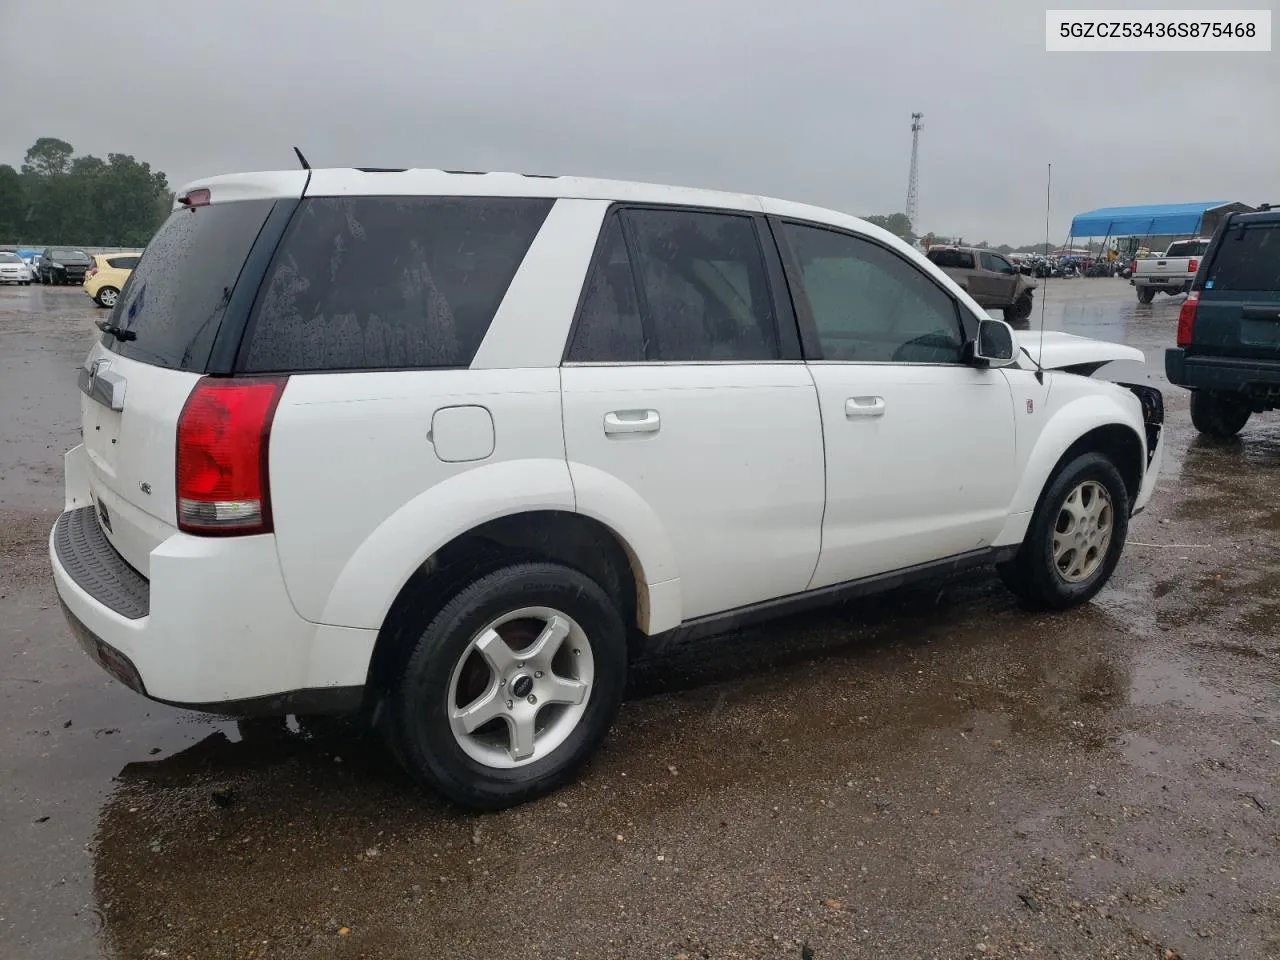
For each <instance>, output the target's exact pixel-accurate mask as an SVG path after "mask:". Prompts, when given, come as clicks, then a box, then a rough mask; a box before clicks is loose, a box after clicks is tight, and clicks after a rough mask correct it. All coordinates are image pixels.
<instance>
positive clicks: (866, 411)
mask: <svg viewBox="0 0 1280 960" xmlns="http://www.w3.org/2000/svg"><path fill="white" fill-rule="evenodd" d="M844 415H845V416H846V417H848V418H849V419H850V420H852V419H853V418H854V417H883V416H884V397H850V398H849V399H848V400H846V401H845V402H844Z"/></svg>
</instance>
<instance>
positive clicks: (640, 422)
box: [604, 410, 662, 436]
mask: <svg viewBox="0 0 1280 960" xmlns="http://www.w3.org/2000/svg"><path fill="white" fill-rule="evenodd" d="M661 426H662V418H661V417H659V416H658V411H657V410H614V411H613V412H612V413H606V414H605V415H604V432H605V433H606V434H609V435H610V436H615V435H618V434H625V433H657V432H658V430H659V428H661Z"/></svg>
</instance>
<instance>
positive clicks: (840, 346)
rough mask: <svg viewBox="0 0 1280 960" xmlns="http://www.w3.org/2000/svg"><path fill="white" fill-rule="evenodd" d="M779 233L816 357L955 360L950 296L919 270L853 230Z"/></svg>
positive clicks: (795, 228) (955, 324) (959, 345)
mask: <svg viewBox="0 0 1280 960" xmlns="http://www.w3.org/2000/svg"><path fill="white" fill-rule="evenodd" d="M781 236H782V238H783V239H784V240H785V242H786V244H787V246H788V248H789V249H790V252H791V256H792V264H793V267H794V269H798V271H799V275H798V276H793V277H792V279H791V283H792V291H793V292H796V290H797V288H799V291H800V292H802V293H803V295H804V298H805V300H806V301H807V302H808V305H809V311H810V313H811V314H812V317H813V322H814V325H815V326H816V327H817V333H818V339H819V342H820V343H821V347H822V358H823V359H824V360H844V361H851V362H861V363H960V362H962V352H963V347H964V340H963V338H962V336H961V331H960V323H959V315H958V313H957V310H956V305H955V302H954V301H953V300H952V299H951V298H950V297H949V296H947V294H946V293H944V292H943V291H942V290H941V289H940V288H939V287H938V286H937V285H936V284H934V283H933V281H932V280H930V279H929V277H927V276H926V275H925V274H924V272H923V271H921V270H920V269H919V268H918V267H916V266H914V265H913V264H911V263H908V262H907V261H906V260H904V259H902V258H901V257H899V256H897V255H896V254H894V253H891V252H890V251H888V250H886V249H884V248H883V247H881V246H879V245H878V244H875V243H872V242H871V241H869V240H864V239H862V238H860V237H854V236H850V235H848V234H844V233H838V232H836V231H833V230H826V229H822V228H820V227H810V226H804V225H801V224H793V223H786V224H783V225H782V228H781Z"/></svg>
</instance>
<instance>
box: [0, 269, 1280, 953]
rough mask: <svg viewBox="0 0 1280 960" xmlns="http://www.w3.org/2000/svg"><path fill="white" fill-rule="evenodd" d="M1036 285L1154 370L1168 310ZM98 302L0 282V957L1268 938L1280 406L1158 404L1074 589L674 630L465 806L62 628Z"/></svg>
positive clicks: (972, 948)
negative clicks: (595, 707)
mask: <svg viewBox="0 0 1280 960" xmlns="http://www.w3.org/2000/svg"><path fill="white" fill-rule="evenodd" d="M1044 299H1045V302H1046V311H1045V318H1046V320H1047V323H1048V326H1049V327H1050V328H1051V329H1053V328H1058V329H1066V330H1068V331H1071V332H1078V333H1084V334H1087V335H1090V336H1097V337H1102V338H1106V339H1112V340H1124V341H1125V342H1128V343H1131V344H1134V345H1136V346H1139V347H1141V348H1143V349H1144V350H1145V351H1146V353H1147V356H1148V361H1149V363H1150V365H1151V367H1150V369H1149V370H1148V375H1149V376H1150V377H1151V379H1152V380H1153V381H1154V382H1157V383H1163V362H1162V353H1161V351H1162V348H1163V346H1164V345H1165V344H1166V343H1168V342H1170V341H1171V340H1172V338H1173V332H1174V326H1175V318H1176V314H1177V309H1178V305H1179V304H1180V303H1181V300H1182V298H1180V297H1179V298H1175V299H1169V298H1167V297H1160V298H1158V299H1157V300H1156V302H1155V303H1154V304H1152V305H1151V306H1140V305H1138V304H1137V302H1136V298H1135V297H1134V295H1133V291H1132V288H1131V287H1129V286H1128V284H1126V283H1124V282H1123V281H1121V280H1075V281H1056V282H1051V283H1050V286H1049V289H1048V291H1047V295H1046V297H1045V298H1044ZM100 316H101V315H100V314H99V313H98V312H97V311H96V310H95V309H94V308H93V307H92V305H91V304H90V303H89V302H88V300H87V298H86V297H84V295H83V293H81V292H80V291H79V290H78V289H73V288H66V289H41V288H38V287H36V288H0V412H2V414H3V415H2V416H0V553H2V555H3V558H4V561H3V565H2V566H0V745H2V746H0V851H3V853H2V855H0V956H4V957H6V958H13V960H26V958H40V960H47V958H78V957H98V956H108V957H122V958H150V957H173V958H186V957H193V958H206V957H211V958H222V957H228V958H230V957H235V958H293V957H318V958H325V957H343V958H346V957H351V958H355V957H369V958H373V957H377V958H399V957H414V958H420V957H436V956H441V957H451V958H469V957H477V958H479V957H490V958H507V957H521V958H532V957H543V958H556V957H564V958H569V957H582V958H593V960H594V958H601V960H604V958H664V957H665V958H677V957H685V958H688V960H695V958H732V957H752V958H756V957H760V958H772V957H784V958H801V957H805V956H811V957H813V958H815V960H827V958H882V957H903V958H905V957H912V958H916V957H920V958H924V957H938V958H960V957H985V958H993V957H1141V958H1171V957H1182V958H1186V960H1191V958H1255V957H1257V958H1262V957H1276V956H1280V864H1278V863H1277V859H1276V845H1277V839H1278V833H1280V827H1278V824H1280V707H1278V706H1277V686H1276V682H1277V679H1278V674H1280V671H1278V669H1277V668H1278V665H1280V639H1278V638H1277V636H1276V630H1275V626H1276V623H1277V620H1278V618H1280V556H1278V555H1277V550H1276V547H1275V546H1274V541H1275V536H1276V532H1277V531H1278V530H1280V506H1278V505H1277V500H1276V497H1275V493H1274V491H1275V489H1276V487H1275V484H1276V479H1277V476H1278V475H1280V417H1274V418H1268V417H1259V418H1256V419H1255V420H1254V421H1253V422H1251V423H1250V425H1249V426H1248V427H1247V428H1246V429H1245V431H1244V434H1243V435H1242V437H1241V438H1240V439H1239V440H1238V441H1237V442H1232V443H1229V444H1225V445H1214V444H1209V443H1206V442H1204V441H1202V440H1200V439H1199V438H1197V437H1195V435H1194V434H1193V431H1192V430H1191V426H1190V422H1189V419H1188V414H1187V404H1186V397H1185V395H1184V393H1183V392H1182V391H1178V390H1170V391H1169V392H1168V393H1167V394H1166V401H1167V404H1168V410H1169V418H1170V425H1169V433H1168V437H1167V441H1166V442H1167V454H1166V461H1165V467H1164V472H1163V476H1162V479H1161V482H1160V487H1159V490H1158V492H1157V495H1156V498H1155V500H1154V502H1153V504H1152V506H1151V508H1150V509H1149V510H1148V512H1147V513H1146V514H1144V515H1142V516H1140V517H1139V518H1137V519H1136V520H1135V522H1134V523H1133V525H1132V527H1131V532H1130V536H1131V541H1130V544H1129V547H1128V548H1127V550H1126V553H1125V556H1124V559H1123V561H1122V562H1121V565H1120V567H1119V570H1118V571H1117V574H1116V576H1115V578H1114V581H1113V583H1112V584H1111V586H1109V587H1108V589H1106V590H1105V591H1104V592H1103V593H1102V594H1101V595H1100V597H1099V598H1098V599H1097V600H1096V601H1095V602H1094V603H1092V604H1090V605H1089V606H1087V607H1085V608H1083V609H1080V610H1076V611H1072V612H1069V613H1066V614H1062V615H1057V616H1041V615H1031V614H1027V613H1024V612H1022V611H1020V610H1019V609H1017V608H1016V607H1015V606H1014V604H1013V603H1012V602H1011V600H1010V598H1009V597H1008V595H1007V594H1005V593H1004V592H1003V590H1002V588H1000V587H999V585H998V584H997V583H995V582H994V581H993V579H992V578H990V577H987V576H970V577H967V578H964V579H960V580H955V581H949V582H944V583H938V584H932V585H929V586H927V587H923V588H919V589H916V590H913V591H910V592H907V593H902V594H897V595H893V596H890V597H887V598H882V599H881V600H879V601H874V602H868V603H861V604H858V605H854V606H850V607H849V608H847V609H845V610H841V611H834V612H830V613H825V614H821V615H815V616H808V617H804V618H801V619H792V620H787V621H783V622H780V623H777V624H775V625H772V626H770V627H768V628H765V629H759V630H755V631H752V632H749V633H739V634H735V635H733V636H730V637H726V638H723V639H718V640H714V641H710V642H702V643H700V644H698V645H697V646H696V647H691V648H684V649H679V650H675V651H673V652H672V653H671V654H670V655H669V656H667V657H666V658H664V659H663V660H662V661H660V662H653V663H646V664H643V665H641V666H640V667H639V668H638V669H637V670H636V672H635V675H634V677H633V681H632V687H633V691H632V695H631V697H630V698H629V700H628V702H627V704H626V705H625V706H624V708H623V711H622V714H621V718H620V720H619V723H618V725H617V728H616V731H615V733H614V734H613V735H612V736H611V738H610V739H609V741H608V742H607V744H606V746H605V749H604V750H603V751H602V753H601V754H600V755H599V757H598V759H597V760H596V761H595V762H594V763H593V764H592V765H591V767H590V768H589V770H588V773H587V775H586V777H585V778H584V779H583V780H582V781H581V782H580V783H579V784H577V785H576V786H574V787H571V788H569V789H567V790H565V791H563V792H561V793H559V794H558V795H556V796H553V797H550V798H548V799H546V800H543V801H540V802H538V803H534V804H531V805H528V806H526V807H523V808H521V809H518V810H513V811H508V812H506V813H501V814H497V815H490V816H484V817H478V816H473V815H469V814H464V813H460V812H458V811H456V810H454V809H452V808H450V807H448V806H446V805H445V804H444V803H443V802H441V801H439V800H438V799H437V798H435V797H433V796H430V795H427V794H424V793H422V792H420V791H418V790H416V789H414V788H413V787H411V786H410V785H409V784H407V783H406V781H405V779H404V778H403V777H402V776H401V775H400V774H399V773H398V772H396V770H395V769H394V768H393V767H392V766H391V764H390V762H389V761H388V760H387V758H386V757H385V755H384V754H383V752H382V750H381V749H380V747H379V746H378V745H377V744H376V743H374V742H371V741H369V740H367V739H365V738H362V737H360V736H358V735H357V733H356V732H355V731H353V730H351V729H349V728H347V727H344V726H343V725H342V724H340V723H336V722H329V723H324V724H308V725H304V726H299V725H298V723H297V722H296V721H290V722H289V723H288V724H281V725H275V724H269V723H267V724H264V723H255V724H244V725H240V726H237V725H235V724H231V723H226V722H221V721H214V720H210V719H207V718H203V717H200V716H197V715H194V714H189V713H184V712H181V711H177V710H172V709H169V708H166V707H162V706H159V705H156V704H152V703H149V702H147V701H144V700H142V699H140V698H138V697H136V696H135V695H133V694H132V693H130V692H129V691H127V690H126V689H124V688H123V687H122V686H120V685H119V684H116V683H114V682H113V681H111V680H109V679H108V678H107V677H106V676H105V675H104V674H102V673H101V672H100V671H99V670H98V668H97V667H95V666H93V665H92V664H91V663H90V662H89V660H88V659H87V658H86V657H84V656H83V655H82V654H81V653H80V652H79V650H78V649H77V648H76V647H75V645H74V644H73V642H72V640H71V637H70V635H69V633H68V630H67V628H66V626H65V624H64V622H63V620H62V617H61V614H60V612H59V610H58V608H57V605H56V599H55V596H54V593H53V589H52V586H51V584H50V580H49V577H48V574H47V565H46V559H45V556H44V551H45V541H46V537H47V531H48V529H49V527H50V525H51V524H52V522H53V518H54V517H55V515H56V512H57V510H58V509H59V508H60V504H61V496H62V491H61V459H60V458H61V454H62V452H63V451H64V450H65V449H66V448H67V447H69V446H71V445H72V444H73V443H75V442H76V430H77V417H78V412H77V404H78V400H77V394H76V391H75V387H74V368H75V367H76V365H77V364H78V363H80V362H81V360H82V359H83V357H84V354H85V351H86V350H87V348H88V345H89V342H90V340H91V334H92V333H93V332H94V331H93V329H92V325H91V324H92V320H94V319H96V318H98V317H100ZM1036 319H1037V322H1038V320H1039V314H1037V318H1036Z"/></svg>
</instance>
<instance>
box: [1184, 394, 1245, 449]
mask: <svg viewBox="0 0 1280 960" xmlns="http://www.w3.org/2000/svg"><path fill="white" fill-rule="evenodd" d="M1252 413H1253V410H1252V409H1250V407H1249V405H1248V404H1247V403H1245V402H1244V401H1243V400H1241V399H1239V398H1237V397H1232V396H1226V395H1224V394H1221V393H1210V392H1209V391H1207V390H1192V391H1191V423H1192V425H1193V426H1194V427H1195V428H1196V429H1197V430H1199V431H1200V432H1201V433H1203V434H1204V435H1205V436H1209V437H1213V438H1214V439H1215V440H1230V439H1231V438H1232V437H1234V436H1235V435H1236V434H1237V433H1239V432H1240V431H1241V430H1243V429H1244V425H1245V424H1246V423H1248V422H1249V417H1250V416H1251V415H1252Z"/></svg>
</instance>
